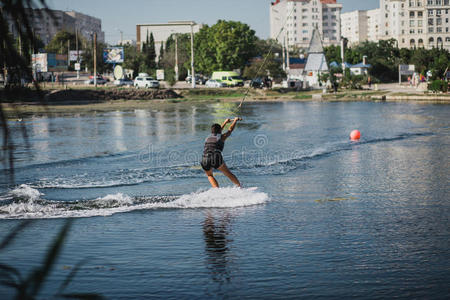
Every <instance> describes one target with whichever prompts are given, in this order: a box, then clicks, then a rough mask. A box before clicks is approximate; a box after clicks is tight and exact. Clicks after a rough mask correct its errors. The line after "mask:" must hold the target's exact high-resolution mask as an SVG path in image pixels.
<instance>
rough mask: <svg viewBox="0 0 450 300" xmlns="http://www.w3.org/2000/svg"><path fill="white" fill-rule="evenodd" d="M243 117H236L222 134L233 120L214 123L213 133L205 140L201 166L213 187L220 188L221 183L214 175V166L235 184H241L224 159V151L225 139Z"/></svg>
mask: <svg viewBox="0 0 450 300" xmlns="http://www.w3.org/2000/svg"><path fill="white" fill-rule="evenodd" d="M240 120H242V119H240V118H234V120H233V122H232V123H231V125H230V128H229V129H228V131H227V132H225V133H224V134H222V130H223V129H224V128H225V126H226V125H227V124H228V123H230V122H231V120H230V119H226V120H225V121H224V122H223V124H222V125H220V124H214V125H212V126H211V135H210V136H209V137H207V138H206V140H205V148H204V151H203V157H202V162H201V166H202V168H203V170H204V171H205V173H206V176H208V180H209V182H210V183H211V185H212V187H213V188H218V187H219V184H218V183H217V180H216V179H215V178H214V175H213V168H214V169H217V170H219V171H221V172H222V173H223V174H225V176H227V177H228V178H229V179H230V180H231V181H232V182H233V183H234V184H235V185H237V186H238V187H240V186H241V183H240V182H239V180H238V179H237V178H236V176H234V174H233V173H231V171H230V170H229V169H228V167H227V165H226V164H225V162H224V161H223V157H222V151H223V147H224V145H225V140H226V139H227V138H228V137H229V136H230V135H231V133H232V132H233V130H234V127H235V126H236V123H237V122H238V121H240Z"/></svg>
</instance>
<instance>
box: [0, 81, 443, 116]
mask: <svg viewBox="0 0 450 300" xmlns="http://www.w3.org/2000/svg"><path fill="white" fill-rule="evenodd" d="M0 93H1V94H2V95H3V98H2V99H1V102H2V107H3V109H4V111H5V112H6V113H7V114H8V115H13V116H18V115H20V114H36V113H39V114H48V113H74V112H88V111H111V110H127V109H139V108H143V109H145V108H153V109H161V108H163V107H164V106H167V105H173V104H177V103H179V104H182V103H214V102H240V101H242V99H243V98H244V97H246V98H245V99H246V100H245V101H246V102H264V101H419V102H429V103H435V102H437V103H450V95H444V94H428V95H427V94H420V95H419V94H418V95H411V94H408V95H404V94H401V93H389V92H388V91H367V90H353V91H349V90H346V91H340V92H338V93H336V94H334V93H328V94H322V91H321V90H320V91H301V92H296V91H289V90H286V89H274V90H255V89H249V90H247V89H246V88H234V89H208V88H197V89H177V90H171V89H160V90H136V89H134V88H113V87H99V88H97V89H95V88H88V89H81V88H77V89H72V88H70V89H67V90H65V89H64V90H61V89H52V88H44V87H42V94H41V95H38V94H37V93H36V91H34V90H32V89H22V90H18V92H17V93H16V94H15V97H14V99H9V98H5V97H7V95H6V94H5V93H2V91H1V90H0ZM42 95H44V97H46V98H45V99H47V100H48V99H52V101H48V102H46V105H42V103H43V102H42V99H44V98H43V97H42ZM48 95H51V96H48ZM141 97H142V98H144V97H146V99H141ZM76 98H79V99H78V100H77V99H76ZM155 98H157V99H155Z"/></svg>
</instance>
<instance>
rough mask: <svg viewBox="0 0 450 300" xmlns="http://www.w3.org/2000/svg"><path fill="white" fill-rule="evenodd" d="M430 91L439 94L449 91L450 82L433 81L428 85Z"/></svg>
mask: <svg viewBox="0 0 450 300" xmlns="http://www.w3.org/2000/svg"><path fill="white" fill-rule="evenodd" d="M428 90H430V91H432V92H435V93H439V92H444V93H446V92H447V91H448V82H447V81H445V80H439V79H438V80H433V81H432V82H431V83H430V84H428Z"/></svg>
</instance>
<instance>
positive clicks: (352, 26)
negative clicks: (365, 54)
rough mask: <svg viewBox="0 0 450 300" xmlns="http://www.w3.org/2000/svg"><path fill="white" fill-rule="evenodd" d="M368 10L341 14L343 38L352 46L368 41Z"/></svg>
mask: <svg viewBox="0 0 450 300" xmlns="http://www.w3.org/2000/svg"><path fill="white" fill-rule="evenodd" d="M367 27H368V22H367V10H355V11H352V12H348V13H343V14H341V31H342V36H343V37H346V38H347V40H348V42H349V43H350V44H359V43H360V42H363V41H367V40H368V28H367Z"/></svg>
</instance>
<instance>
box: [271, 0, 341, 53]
mask: <svg viewBox="0 0 450 300" xmlns="http://www.w3.org/2000/svg"><path fill="white" fill-rule="evenodd" d="M341 10H342V4H339V3H337V2H336V0H276V1H275V2H272V3H271V6H270V37H271V38H272V39H276V40H277V41H278V42H279V43H281V44H287V45H288V46H289V47H298V48H308V47H309V43H310V41H311V37H312V34H313V31H314V29H317V30H318V31H319V33H320V36H321V38H322V40H323V43H324V45H325V46H328V45H337V44H339V42H340V40H341Z"/></svg>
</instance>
